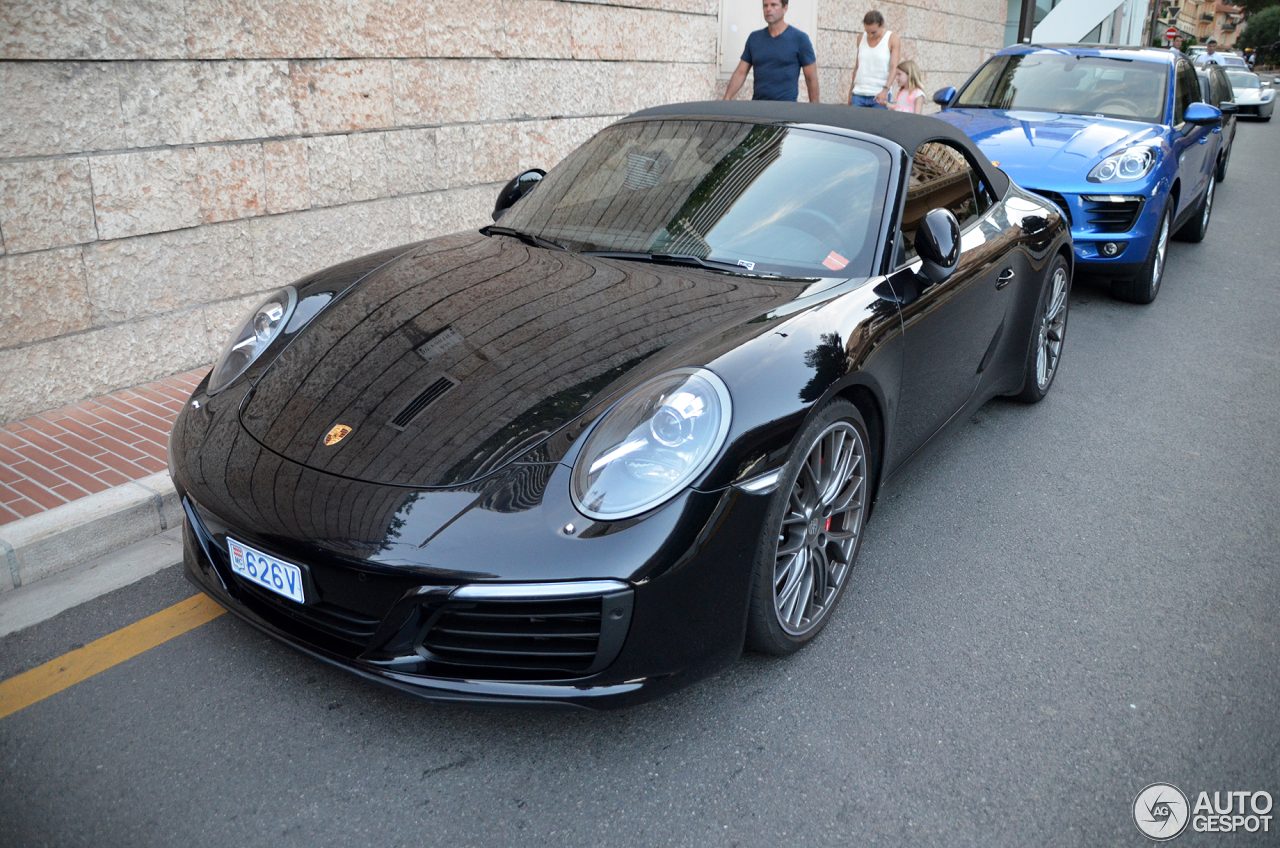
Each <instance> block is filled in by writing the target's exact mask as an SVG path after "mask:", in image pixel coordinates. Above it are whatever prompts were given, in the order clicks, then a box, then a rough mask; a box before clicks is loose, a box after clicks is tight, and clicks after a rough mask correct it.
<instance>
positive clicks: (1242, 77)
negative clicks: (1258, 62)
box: [1227, 71, 1262, 91]
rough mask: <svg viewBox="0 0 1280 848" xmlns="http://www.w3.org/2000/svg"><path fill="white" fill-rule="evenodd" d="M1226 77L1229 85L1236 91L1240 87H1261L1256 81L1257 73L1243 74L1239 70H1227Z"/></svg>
mask: <svg viewBox="0 0 1280 848" xmlns="http://www.w3.org/2000/svg"><path fill="white" fill-rule="evenodd" d="M1227 79H1228V80H1229V81H1230V82H1231V87H1232V88H1233V89H1235V90H1237V91H1239V90H1240V89H1242V88H1261V87H1262V86H1261V85H1260V84H1259V83H1258V75H1257V74H1245V73H1241V72H1240V71H1227Z"/></svg>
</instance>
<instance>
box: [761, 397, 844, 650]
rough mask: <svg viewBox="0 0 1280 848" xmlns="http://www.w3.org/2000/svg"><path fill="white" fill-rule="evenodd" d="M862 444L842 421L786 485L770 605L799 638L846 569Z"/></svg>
mask: <svg viewBox="0 0 1280 848" xmlns="http://www.w3.org/2000/svg"><path fill="white" fill-rule="evenodd" d="M866 454H867V452H866V446H865V445H864V444H863V441H862V437H861V436H860V435H859V433H858V430H857V429H856V428H855V427H854V426H853V425H852V424H850V423H849V422H848V421H837V422H835V423H833V424H831V425H830V426H829V427H827V428H826V429H825V430H823V431H822V434H821V435H819V436H818V438H817V439H816V440H815V441H814V443H813V446H812V447H811V448H810V449H809V453H808V454H807V455H806V456H805V458H804V464H803V466H802V467H801V469H800V474H799V475H798V476H797V477H796V481H795V484H794V485H793V486H792V487H791V492H790V495H789V496H788V501H787V510H786V514H785V515H784V517H783V519H782V528H781V530H780V532H779V534H778V550H777V555H776V558H775V560H774V577H773V606H774V611H775V612H776V614H777V616H778V623H779V624H780V625H781V626H782V629H783V630H784V631H785V632H787V633H788V634H790V635H792V636H802V635H804V634H805V633H808V632H809V631H811V630H813V629H814V628H815V627H817V626H818V625H819V624H820V623H821V622H822V620H823V618H825V617H826V615H827V613H828V612H829V611H830V610H831V607H832V605H833V604H834V603H835V600H836V598H837V597H838V596H839V594H840V588H841V587H842V586H843V585H844V581H845V578H846V577H847V576H848V574H849V569H850V567H851V566H852V564H853V556H854V553H855V552H856V551H857V549H858V535H859V533H861V532H862V512H863V508H864V506H865V502H866V476H867V474H866V468H867V456H866Z"/></svg>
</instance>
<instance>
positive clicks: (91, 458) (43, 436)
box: [0, 368, 209, 526]
mask: <svg viewBox="0 0 1280 848" xmlns="http://www.w3.org/2000/svg"><path fill="white" fill-rule="evenodd" d="M208 370H209V369H208V368H199V369H197V370H195V371H188V372H187V373H185V374H178V375H177V376H174V377H170V378H169V379H167V380H160V381H159V382H156V383H149V384H147V385H145V386H138V387H136V388H133V389H126V390H124V391H119V392H115V393H113V394H109V395H106V396H104V397H99V398H93V399H92V400H86V401H82V402H80V403H77V404H74V405H72V406H67V407H63V408H62V409H57V410H54V411H53V412H46V413H43V414H42V415H37V416H34V417H32V418H26V419H23V420H21V421H15V422H13V423H12V424H7V425H5V426H4V427H0V526H3V525H5V524H9V523H10V522H13V521H17V520H19V519H21V518H27V517H30V516H33V515H36V514H37V513H40V512H43V511H45V510H48V509H52V508H54V507H58V506H62V505H63V504H66V503H70V502H71V501H74V500H78V499H80V498H83V497H85V496H86V495H93V494H97V493H98V492H104V491H106V490H107V489H110V488H112V487H113V486H119V485H121V484H124V483H128V482H129V481H131V480H141V479H143V478H144V477H147V476H148V475H151V474H155V473H156V472H158V471H164V470H165V467H166V466H165V448H166V445H167V444H168V442H169V430H170V429H171V428H172V427H173V421H174V419H175V418H176V417H177V415H178V410H180V409H181V408H182V404H183V403H185V402H186V399H187V398H188V397H190V396H191V391H192V390H193V389H194V388H195V387H196V384H198V383H199V382H200V380H201V379H203V378H204V375H205V374H206V373H207V372H208Z"/></svg>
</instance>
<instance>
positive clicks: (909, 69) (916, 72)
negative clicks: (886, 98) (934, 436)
mask: <svg viewBox="0 0 1280 848" xmlns="http://www.w3.org/2000/svg"><path fill="white" fill-rule="evenodd" d="M893 83H894V85H896V86H897V87H898V96H897V98H896V99H894V101H893V109H894V111H895V112H915V113H916V114H917V115H923V114H924V74H922V73H920V66H919V65H917V64H916V63H915V62H913V61H911V60H910V59H907V60H906V61H905V62H899V63H898V69H897V71H895V72H894V75H893Z"/></svg>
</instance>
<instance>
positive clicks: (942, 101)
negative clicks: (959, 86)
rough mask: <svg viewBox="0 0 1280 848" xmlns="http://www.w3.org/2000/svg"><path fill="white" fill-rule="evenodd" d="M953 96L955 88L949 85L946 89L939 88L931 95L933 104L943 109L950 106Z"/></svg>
mask: <svg viewBox="0 0 1280 848" xmlns="http://www.w3.org/2000/svg"><path fill="white" fill-rule="evenodd" d="M955 96H956V87H955V86H954V85H949V86H947V87H946V88H940V89H938V90H937V91H935V92H934V93H933V102H934V103H937V104H938V105H939V106H941V107H942V108H944V109H945V108H946V107H947V106H949V105H950V104H951V100H952V98H954V97H955Z"/></svg>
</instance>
